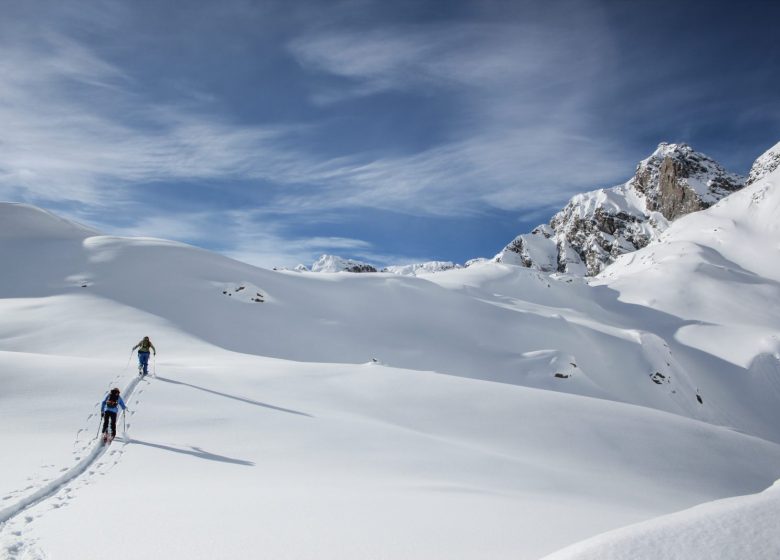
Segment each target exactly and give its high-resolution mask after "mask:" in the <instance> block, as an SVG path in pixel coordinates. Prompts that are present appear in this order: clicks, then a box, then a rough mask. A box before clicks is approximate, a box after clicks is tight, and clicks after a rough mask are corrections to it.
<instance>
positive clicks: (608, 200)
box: [495, 143, 745, 275]
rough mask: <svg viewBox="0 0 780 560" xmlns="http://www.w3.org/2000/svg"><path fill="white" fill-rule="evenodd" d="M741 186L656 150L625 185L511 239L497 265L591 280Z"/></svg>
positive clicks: (706, 161)
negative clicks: (676, 222)
mask: <svg viewBox="0 0 780 560" xmlns="http://www.w3.org/2000/svg"><path fill="white" fill-rule="evenodd" d="M744 184H745V183H744V179H743V178H742V177H740V176H739V175H735V174H733V173H729V172H728V171H726V170H725V169H723V167H721V166H720V165H719V164H718V163H717V162H715V161H714V160H713V159H711V158H709V157H708V156H706V155H704V154H701V153H699V152H696V151H694V150H693V149H692V148H691V147H690V146H688V145H686V144H666V143H662V144H660V145H659V146H658V148H657V149H656V150H655V152H653V154H652V155H650V157H648V158H647V159H645V160H642V161H641V162H639V165H637V169H636V173H635V175H634V177H632V178H631V179H630V180H628V181H627V182H626V183H624V184H622V185H618V186H616V187H612V188H610V189H598V190H595V191H591V192H588V193H584V194H579V195H576V196H574V197H573V198H572V199H571V200H570V201H569V203H568V204H567V205H566V207H565V208H564V209H563V210H561V211H560V212H558V213H557V214H556V215H555V216H553V218H552V220H550V223H549V224H544V225H541V226H538V227H537V228H536V229H534V230H533V231H532V232H531V233H530V234H523V235H519V236H517V237H516V238H515V239H514V240H512V242H510V243H509V244H508V245H507V246H506V247H505V248H504V249H503V250H502V251H501V253H499V254H498V255H497V256H496V258H495V260H497V261H498V262H504V263H509V264H517V265H521V266H526V267H531V268H538V269H539V270H542V271H545V272H567V273H570V274H578V275H595V274H598V273H599V272H600V271H601V270H603V269H604V268H605V267H606V266H607V265H609V264H610V263H612V262H613V261H614V260H615V259H616V258H617V257H618V256H620V255H621V254H623V253H629V252H632V251H636V250H637V249H640V248H642V247H644V246H645V245H647V244H648V243H650V242H651V241H652V240H653V239H655V238H656V237H658V235H660V233H661V232H662V231H663V230H665V229H666V228H667V227H668V225H669V223H670V222H671V221H673V220H675V219H677V218H679V217H680V216H684V215H686V214H689V213H691V212H696V211H698V210H702V209H704V208H708V207H709V206H711V205H713V204H714V203H716V202H717V201H718V200H720V199H722V198H723V197H724V196H726V195H728V194H730V193H732V192H734V191H736V190H739V189H740V188H742V187H743V186H744Z"/></svg>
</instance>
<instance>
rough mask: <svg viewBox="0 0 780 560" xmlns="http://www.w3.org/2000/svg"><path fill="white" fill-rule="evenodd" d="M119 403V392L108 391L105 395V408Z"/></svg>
mask: <svg viewBox="0 0 780 560" xmlns="http://www.w3.org/2000/svg"><path fill="white" fill-rule="evenodd" d="M118 404H119V394H118V393H117V394H116V395H114V393H109V394H108V396H107V397H106V408H107V409H108V408H116V406H117V405H118Z"/></svg>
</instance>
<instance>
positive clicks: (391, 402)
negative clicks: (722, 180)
mask: <svg viewBox="0 0 780 560" xmlns="http://www.w3.org/2000/svg"><path fill="white" fill-rule="evenodd" d="M778 182H780V171H775V172H772V173H770V174H769V175H768V176H767V177H765V178H763V179H761V180H759V181H757V182H755V183H754V184H752V185H750V186H749V187H747V188H746V189H744V190H742V191H739V192H737V193H735V194H732V195H730V196H728V197H727V198H725V199H723V200H722V201H721V202H719V203H718V204H717V205H715V206H714V207H712V208H710V209H708V210H706V211H702V212H700V213H696V214H691V215H689V216H686V217H684V218H681V219H679V220H678V221H676V222H675V223H674V224H673V225H672V226H671V227H670V228H669V229H668V230H666V231H665V232H664V234H663V235H662V236H661V239H660V240H658V241H657V242H655V243H653V244H651V245H649V246H648V247H646V248H644V249H642V250H640V251H638V252H636V253H633V254H630V255H624V256H623V257H621V258H620V259H618V261H617V262H616V263H614V264H613V265H612V266H611V267H609V268H607V269H606V270H605V271H604V272H603V273H602V275H600V276H599V277H598V278H596V279H594V280H592V281H591V282H590V283H587V282H585V281H584V280H582V279H581V278H577V277H573V276H567V275H546V274H543V273H540V272H538V271H534V270H529V269H525V268H521V267H516V266H512V265H508V264H498V263H490V262H484V263H478V264H474V265H472V266H470V267H468V268H464V269H452V270H446V271H441V272H437V273H435V274H424V273H421V274H418V275H417V276H416V277H415V276H399V275H396V274H392V273H367V274H350V273H335V274H334V273H331V274H328V273H317V272H312V273H307V274H300V273H297V272H276V271H269V270H264V269H258V268H255V267H251V266H249V265H246V264H243V263H240V262H237V261H233V260H230V259H227V258H225V257H222V256H219V255H216V254H213V253H210V252H207V251H204V250H201V249H197V248H194V247H190V246H187V245H183V244H180V243H174V242H170V241H164V240H158V239H147V238H135V239H129V238H118V237H110V236H103V235H100V234H99V233H98V232H95V231H92V230H90V229H88V228H84V227H82V226H79V225H77V224H72V223H70V222H67V221H64V220H62V219H60V218H58V217H56V216H53V215H51V214H49V213H47V212H45V211H42V210H40V209H37V208H34V207H31V206H26V205H21V204H11V203H6V204H0V260H1V262H3V267H2V269H1V270H2V271H1V272H0V387H1V390H0V423H2V426H3V427H4V429H3V431H2V432H0V434H2V435H0V449H2V450H3V461H2V463H1V466H0V474H1V475H2V476H0V524H1V525H0V557H2V558H8V559H13V560H21V559H44V558H47V559H48V558H51V559H60V558H62V559H71V558H73V559H81V560H91V559H96V560H97V559H102V558H105V557H106V551H107V550H110V551H111V553H110V556H111V557H113V558H116V559H138V558H187V559H201V558H203V559H215V558H226V559H228V558H238V557H252V558H273V559H293V558H294V559H308V558H317V559H331V558H332V559H340V560H341V559H350V558H354V559H366V558H372V559H373V558H377V559H379V558H383V559H426V560H429V559H438V558H441V559H448V560H449V559H460V558H463V559H484V558H490V559H501V558H512V559H538V558H541V557H544V556H545V555H551V556H549V558H550V559H553V558H555V559H556V560H558V559H564V558H565V559H589V558H594V559H595V558H610V559H612V558H614V559H621V558H626V559H628V558H647V559H657V558H686V559H695V558H702V559H704V558H707V559H711V558H733V559H737V558H775V557H780V541H779V540H778V537H777V531H776V527H775V524H776V523H775V520H776V519H777V515H778V513H780V512H779V511H778V509H780V506H779V505H778V504H779V503H780V502H778V493H777V486H774V487H773V484H774V483H775V481H777V480H778V479H780V406H778V404H780V259H778V258H777V257H778V250H779V249H780V234H779V233H778V226H777V224H776V217H777V216H778V215H780V187H779V186H778ZM144 335H148V336H150V338H151V339H152V341H153V342H154V344H155V346H156V347H157V350H158V353H159V355H158V356H157V358H156V359H155V360H154V361H153V362H152V364H151V367H152V370H153V371H154V374H153V375H150V376H149V377H148V378H146V379H139V378H138V376H137V372H136V369H135V358H134V357H133V356H131V355H130V348H131V347H132V346H133V345H134V344H136V343H137V342H138V340H140V339H141V337H143V336H144ZM113 386H117V387H120V388H121V389H123V394H124V395H125V396H126V397H127V398H126V400H127V404H128V407H129V409H130V410H129V411H128V412H127V413H126V415H125V416H124V418H122V417H121V416H120V420H119V434H118V437H117V439H116V440H115V441H114V442H113V443H112V444H111V446H109V447H107V448H106V447H100V446H99V444H97V442H96V440H95V437H96V432H97V429H98V421H99V403H100V401H101V400H102V398H103V396H104V395H105V393H106V391H107V390H108V389H109V388H110V387H113ZM125 426H126V429H125ZM770 487H772V488H771V489H768V488H770Z"/></svg>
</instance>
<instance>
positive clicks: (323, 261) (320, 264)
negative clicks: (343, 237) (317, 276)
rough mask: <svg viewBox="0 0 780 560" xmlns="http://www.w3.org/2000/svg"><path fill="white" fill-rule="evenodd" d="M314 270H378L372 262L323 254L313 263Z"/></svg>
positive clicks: (312, 268) (312, 269)
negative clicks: (367, 262)
mask: <svg viewBox="0 0 780 560" xmlns="http://www.w3.org/2000/svg"><path fill="white" fill-rule="evenodd" d="M311 271H312V272H376V268H375V267H373V266H371V265H370V264H366V263H363V262H360V261H354V260H352V259H344V258H342V257H337V256H335V255H322V256H321V257H320V258H319V259H318V260H317V262H315V263H314V264H313V265H311Z"/></svg>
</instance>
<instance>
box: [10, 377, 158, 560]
mask: <svg viewBox="0 0 780 560" xmlns="http://www.w3.org/2000/svg"><path fill="white" fill-rule="evenodd" d="M155 375H156V374H155ZM147 377H148V376H147ZM120 379H121V376H116V377H115V378H114V379H113V380H112V381H111V382H110V383H109V389H110V388H111V387H114V386H116V385H117V384H118V382H119V381H120ZM148 384H149V381H148V380H147V379H144V378H141V377H140V376H135V377H134V378H133V379H132V380H131V381H130V383H129V384H128V385H127V387H125V389H124V391H122V397H123V399H124V401H125V404H126V405H127V407H128V409H129V410H128V415H129V416H130V418H129V419H127V418H126V419H127V420H128V421H127V425H126V431H125V432H124V434H123V436H120V435H117V437H116V439H115V440H114V442H113V443H111V444H110V445H104V444H103V442H102V440H101V438H100V434H99V433H98V434H97V435H96V436H94V435H92V434H94V432H93V430H92V428H90V427H83V428H81V429H79V430H78V432H77V433H76V439H75V441H74V447H75V450H74V451H73V454H74V455H75V456H76V457H75V459H76V460H77V461H78V462H77V463H76V464H75V465H73V466H72V467H70V468H67V467H66V468H62V469H60V472H61V473H62V474H60V475H59V476H58V477H57V478H55V479H54V480H51V479H49V478H43V479H42V480H41V482H42V483H45V484H44V485H43V486H41V487H40V488H38V489H37V490H36V491H34V492H33V493H31V494H28V495H26V496H25V497H23V498H21V499H19V500H17V501H16V502H15V503H13V504H11V505H10V506H6V507H5V508H3V509H2V510H0V537H2V541H0V556H2V558H3V559H4V560H5V559H7V560H16V559H17V558H18V559H22V558H24V559H25V560H27V559H29V560H44V559H45V558H47V555H46V554H45V553H43V552H42V551H40V550H38V549H37V547H36V546H35V539H33V538H31V537H30V536H28V535H25V533H26V532H27V531H26V529H27V527H28V526H29V525H30V523H32V522H33V521H34V520H35V519H37V518H39V517H41V516H43V515H44V514H45V513H46V512H48V511H52V510H57V509H59V508H61V507H63V506H66V505H67V504H68V502H69V501H70V500H72V499H73V498H74V497H75V495H74V491H75V490H78V489H79V488H82V487H84V486H86V485H87V484H90V483H92V482H93V481H94V478H95V476H104V475H106V474H107V473H108V472H109V471H110V470H111V469H112V468H113V467H114V466H116V464H117V463H118V462H119V460H120V459H121V457H122V455H123V454H124V447H125V446H126V445H127V442H128V441H129V439H130V438H129V432H130V427H131V425H132V417H133V415H134V414H135V412H136V407H137V406H138V404H139V402H140V400H139V397H140V396H141V394H143V392H144V386H145V385H148ZM139 385H141V387H140V388H138V386H139ZM136 389H138V390H137V391H136ZM101 402H102V399H101V400H100V401H98V402H97V403H96V404H95V411H94V412H92V413H90V414H89V415H88V416H87V418H86V421H87V422H90V421H92V420H93V419H94V418H95V417H99V416H100V413H99V408H100V403H101ZM101 424H102V420H101ZM99 425H100V424H99ZM121 427H122V426H121V425H120V419H119V418H117V431H119V430H120V429H121ZM84 435H88V436H89V439H86V440H82V436H84ZM117 442H121V443H122V445H121V447H120V446H117V445H116V443H117ZM54 466H55V465H43V468H53V467H54ZM32 479H33V478H32V477H30V478H29V479H28V480H32ZM33 488H35V485H30V486H27V487H26V488H24V489H22V490H18V491H16V492H12V493H11V494H9V495H8V496H5V497H3V498H2V500H3V501H7V500H9V499H11V498H13V497H14V496H16V495H19V494H23V493H24V492H26V491H28V490H31V489H33ZM43 502H47V505H49V506H50V507H49V508H48V509H46V510H44V511H40V512H37V513H32V512H28V510H30V509H31V508H33V507H35V506H38V505H40V504H42V503H43ZM25 512H28V513H27V514H26V515H22V514H24V513H25ZM9 537H10V538H9Z"/></svg>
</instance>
